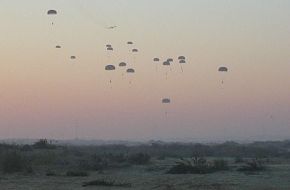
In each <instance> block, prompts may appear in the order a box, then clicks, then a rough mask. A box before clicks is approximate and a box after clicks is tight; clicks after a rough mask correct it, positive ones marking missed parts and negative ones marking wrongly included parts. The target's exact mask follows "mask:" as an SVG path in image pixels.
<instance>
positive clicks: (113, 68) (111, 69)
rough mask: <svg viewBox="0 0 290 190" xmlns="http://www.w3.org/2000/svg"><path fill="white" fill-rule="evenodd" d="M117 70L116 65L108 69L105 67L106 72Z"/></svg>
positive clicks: (109, 66) (108, 66)
mask: <svg viewBox="0 0 290 190" xmlns="http://www.w3.org/2000/svg"><path fill="white" fill-rule="evenodd" d="M115 69H116V67H115V66H114V65H107V66H106V67H105V70H106V71H113V70H115Z"/></svg>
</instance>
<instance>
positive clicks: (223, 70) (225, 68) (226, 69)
mask: <svg viewBox="0 0 290 190" xmlns="http://www.w3.org/2000/svg"><path fill="white" fill-rule="evenodd" d="M218 71H219V72H228V68H227V67H219V69H218Z"/></svg>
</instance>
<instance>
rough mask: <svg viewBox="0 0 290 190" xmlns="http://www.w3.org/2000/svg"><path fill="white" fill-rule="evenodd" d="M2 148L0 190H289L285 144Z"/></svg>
mask: <svg viewBox="0 0 290 190" xmlns="http://www.w3.org/2000/svg"><path fill="white" fill-rule="evenodd" d="M0 147H1V148H0V150H1V151H0V155H1V157H0V158H1V159H0V160H1V174H0V189H1V190H2V189H3V190H6V189H7V190H12V189H19V190H20V189H21V190H51V189H53V190H77V189H87V190H90V189H100V190H102V189H104V190H109V189H113V190H114V189H136V190H147V189H156V190H175V189H176V190H183V189H184V190H185V189H198V190H205V189H218V190H227V189H234V190H235V189H237V190H261V189H262V190H263V189H264V190H270V189H273V190H274V189H275V190H280V189H281V190H283V189H285V190H286V189H287V190H288V189H289V188H290V180H289V179H290V158H288V155H289V153H288V141H283V142H263V143H251V144H238V143H233V142H228V143H223V144H212V145H202V144H178V143H172V144H170V143H169V144H167V143H163V144H160V143H159V144H158V143H154V144H144V145H138V146H126V145H100V146H70V145H66V146H62V145H52V144H49V143H48V142H47V141H44V140H43V141H41V142H36V143H35V144H33V145H6V144H2V145H1V146H0ZM277 147H279V148H277ZM223 155H224V156H223ZM234 155H238V156H234Z"/></svg>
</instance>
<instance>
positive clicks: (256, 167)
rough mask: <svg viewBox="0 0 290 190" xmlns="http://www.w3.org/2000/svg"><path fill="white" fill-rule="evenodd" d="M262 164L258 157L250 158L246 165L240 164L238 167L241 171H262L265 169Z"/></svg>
mask: <svg viewBox="0 0 290 190" xmlns="http://www.w3.org/2000/svg"><path fill="white" fill-rule="evenodd" d="M265 169H266V168H265V166H264V164H263V163H262V162H261V161H260V160H258V159H252V160H251V161H249V162H247V163H246V165H244V166H242V167H241V168H239V169H238V171H241V172H256V171H263V170H265Z"/></svg>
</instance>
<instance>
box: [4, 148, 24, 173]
mask: <svg viewBox="0 0 290 190" xmlns="http://www.w3.org/2000/svg"><path fill="white" fill-rule="evenodd" d="M1 165H2V169H3V172H4V173H14V172H21V171H23V170H24V169H25V168H26V162H25V160H24V158H23V157H22V155H20V154H19V153H17V152H16V151H14V152H7V153H6V154H3V158H2V163H1Z"/></svg>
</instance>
